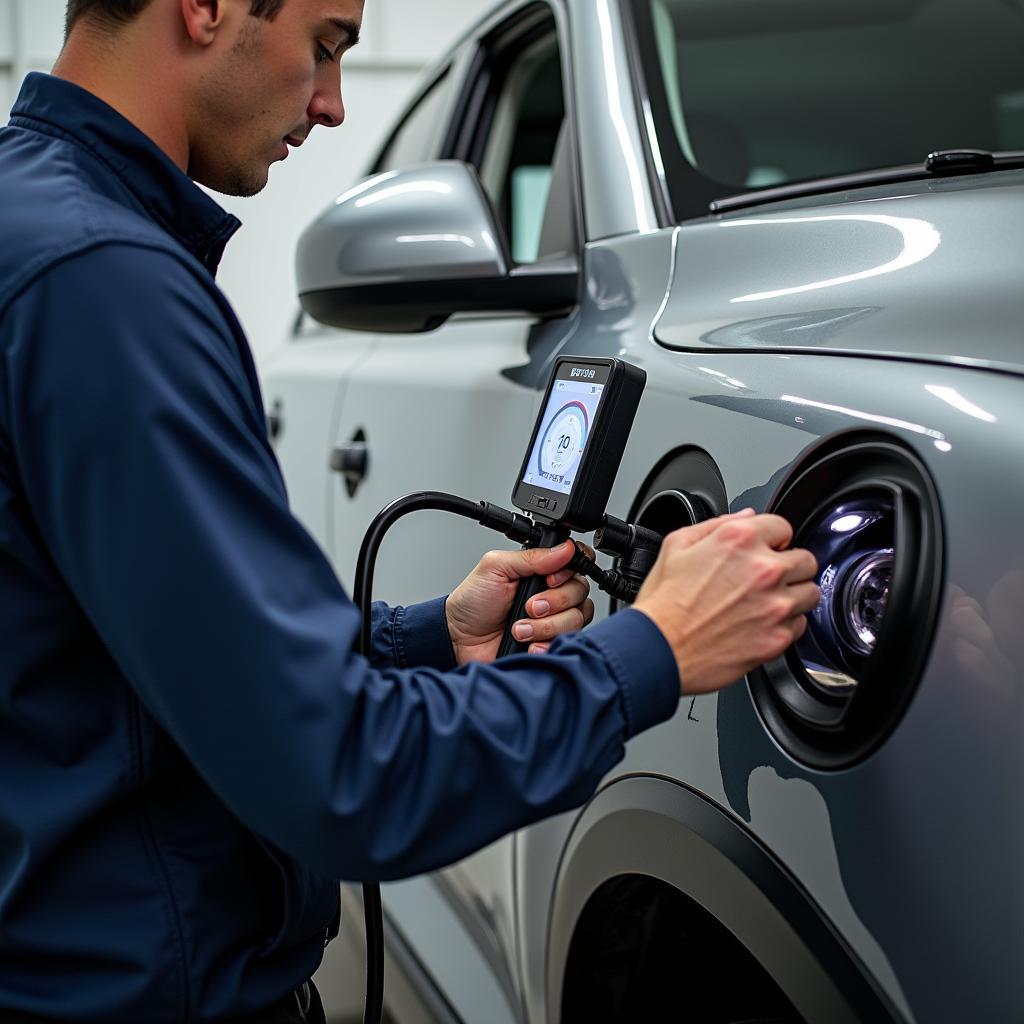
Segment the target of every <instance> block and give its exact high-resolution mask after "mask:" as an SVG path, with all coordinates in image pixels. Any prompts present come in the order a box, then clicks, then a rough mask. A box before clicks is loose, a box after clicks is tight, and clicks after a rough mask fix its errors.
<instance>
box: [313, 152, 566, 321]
mask: <svg viewBox="0 0 1024 1024" xmlns="http://www.w3.org/2000/svg"><path fill="white" fill-rule="evenodd" d="M295 262H296V268H295V269H296V278H297V282H298V291H299V300H300V302H301V303H302V308H303V309H304V310H305V311H306V312H307V313H308V314H309V315H310V316H312V317H314V318H315V319H316V320H319V321H320V322H321V323H324V324H327V325H329V326H331V327H343V328H347V329H348V330H356V331H379V332H394V333H414V332H422V331H432V330H434V329H435V328H437V327H440V326H441V324H443V323H444V322H445V321H446V320H447V319H448V318H449V317H451V316H452V315H453V314H455V313H484V312H488V313H497V312H509V313H524V314H528V315H536V316H542V317H543V316H554V315H557V314H561V313H566V312H568V311H569V310H571V309H572V308H573V307H574V306H575V305H576V303H577V296H578V290H579V266H578V263H577V261H576V259H575V258H560V259H556V260H544V261H542V262H539V263H534V264H526V265H522V266H514V265H513V264H512V261H511V259H510V257H509V254H508V251H507V247H506V245H505V242H504V238H503V235H502V232H501V231H500V229H499V228H498V226H497V224H496V222H495V218H494V213H493V211H492V209H491V204H490V202H489V201H488V199H487V197H486V195H485V194H484V191H483V188H482V186H481V185H480V181H479V179H478V178H477V174H476V171H475V170H474V169H473V168H472V167H470V166H469V165H468V164H464V163H460V162H458V161H454V160H446V161H441V162H438V163H432V164H423V165H421V166H418V167H413V168H409V169H407V170H400V171H390V172H388V173H386V174H380V175H377V176H376V177H373V178H370V179H368V180H367V181H364V182H363V183H362V184H360V185H357V186H356V187H355V188H353V189H350V190H349V191H348V192H346V193H345V194H344V195H342V196H340V197H339V198H338V199H337V200H336V201H335V202H334V203H333V204H332V205H331V206H330V207H329V208H328V209H327V210H326V211H325V212H324V213H323V214H321V215H320V217H318V218H317V220H316V221H314V222H313V223H312V224H311V225H310V226H309V227H308V228H307V229H306V231H305V232H304V233H303V235H302V237H301V238H300V239H299V245H298V251H297V253H296V261H295Z"/></svg>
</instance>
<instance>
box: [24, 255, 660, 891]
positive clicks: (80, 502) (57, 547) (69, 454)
mask: <svg viewBox="0 0 1024 1024" xmlns="http://www.w3.org/2000/svg"><path fill="white" fill-rule="evenodd" d="M7 319H8V324H7V325H6V326H8V327H10V328H11V330H12V332H13V336H14V337H15V338H16V339H17V340H16V341H15V343H14V344H13V346H12V347H10V348H9V349H8V351H7V353H6V359H7V363H8V366H7V371H8V375H7V380H8V386H9V389H10V393H9V396H8V399H9V402H10V408H11V409H12V437H13V443H14V449H15V457H16V460H17V462H18V465H19V468H20V471H21V473H22V476H23V482H24V486H25V491H26V495H27V500H28V502H29V505H30V507H31V510H32V512H33V514H34V517H35V519H36V521H37V523H38V526H39V530H40V533H41V535H42V537H43V538H44V540H45V543H46V545H47V547H48V549H49V551H50V552H51V555H52V557H53V559H54V561H55V563H56V565H57V567H58V568H59V571H60V572H61V574H62V575H63V577H64V579H65V580H66V583H67V585H68V587H69V588H70V590H71V592H72V593H73V594H74V596H75V598H76V600H77V602H78V603H79V605H80V606H81V608H82V610H83V612H84V614H85V615H86V616H87V618H88V619H89V621H90V622H91V624H92V626H93V628H94V629H95V630H96V632H97V633H98V635H99V636H100V638H101V639H102V641H103V643H104V644H105V646H106V647H107V649H108V650H109V652H110V653H111V656H112V657H113V658H114V660H115V661H116V662H117V664H118V666H119V667H120V670H121V671H122V673H123V674H124V676H125V678H126V679H127V680H128V682H129V684H130V685H131V686H132V688H133V689H134V690H135V692H136V694H137V695H138V697H139V698H140V699H141V701H142V702H143V703H144V705H145V706H146V708H147V709H148V710H149V712H150V713H151V714H152V715H153V716H154V717H155V718H156V719H157V720H158V721H159V722H160V723H161V725H162V726H163V728H164V729H165V730H166V731H167V732H168V733H169V734H170V736H171V737H172V738H173V739H174V741H175V742H176V743H177V744H178V745H179V746H180V747H181V749H182V750H183V751H184V753H185V755H186V756H187V757H188V758H189V759H190V760H191V762H192V763H193V764H194V765H195V766H196V768H197V770H198V771H199V772H200V773H201V775H202V776H203V777H204V779H205V780H206V782H207V784H208V785H209V786H210V787H211V789H212V790H213V791H214V792H215V793H216V794H217V795H218V796H219V798H220V799H221V800H222V801H223V802H224V803H225V804H226V805H227V806H228V807H229V808H230V809H231V810H232V812H233V813H234V814H235V815H237V817H238V818H239V819H240V820H241V821H243V822H244V823H245V824H246V825H247V826H248V827H249V828H251V829H252V830H253V831H255V832H256V833H258V834H260V835H261V836H263V837H264V838H266V839H268V840H270V841H271V842H273V843H274V844H276V845H277V846H279V847H281V848H282V849H284V850H286V851H287V852H289V853H290V854H292V855H293V856H294V857H295V858H296V859H298V860H299V861H301V862H303V863H304V864H305V865H306V866H307V867H309V868H311V869H312V870H315V871H318V872H320V873H322V874H326V875H331V876H333V877H337V878H343V879H351V880H370V879H377V880H387V879H392V878H398V877H405V876H410V875H414V874H419V873H421V872H425V871H429V870H432V869H434V868H437V867H439V866H442V865H444V864H447V863H450V862H452V861H455V860H457V859H459V858H461V857H463V856H465V855H466V854H468V853H470V852H472V851H473V850H475V849H478V848H479V847H482V846H484V845H486V844H487V843H489V842H491V841H493V840H494V839H496V838H497V837H499V836H500V835H502V834H504V833H506V832H508V831H510V830H513V829H516V828H519V827H521V826H524V825H527V824H529V823H531V822H533V821H536V820H539V819H540V818H543V817H545V816H547V815H550V814H553V813H556V812H560V811H564V810H567V809H569V808H572V807H574V806H578V805H579V804H581V803H582V802H583V801H585V800H586V799H587V798H588V797H589V796H590V794H591V793H592V792H593V790H594V789H595V787H596V786H597V784H598V782H599V781H600V779H601V778H602V776H603V775H604V774H606V773H607V772H608V770H609V769H610V768H611V767H612V766H613V765H614V764H615V763H616V762H617V761H618V760H619V759H620V758H621V757H622V755H623V746H624V742H625V740H626V739H627V738H628V737H629V736H631V735H632V734H634V733H637V732H639V731H640V730H642V729H645V728H647V727H649V726H651V725H653V724H656V723H657V722H660V721H662V720H664V719H666V718H668V717H669V716H670V715H671V714H672V713H673V711H674V710H675V708H676V706H677V703H678V697H679V687H678V676H677V674H676V667H675V661H674V659H673V656H672V653H671V651H670V649H669V647H668V645H667V643H666V642H665V640H664V638H663V637H662V635H661V633H660V632H659V631H658V630H657V628H656V627H655V626H654V625H653V623H651V622H650V620H649V619H647V618H646V617H645V616H643V615H642V614H640V613H638V612H635V611H631V610H630V611H626V612H623V613H620V614H619V615H616V616H614V617H613V618H611V619H609V620H608V621H606V622H603V623H601V624H599V625H598V626H596V627H593V628H592V629H590V630H588V631H587V632H586V633H585V634H577V635H574V636H570V637H568V638H565V639H562V640H560V641H559V642H558V643H556V644H555V645H554V646H553V648H552V653H551V655H550V656H547V657H544V658H537V657H530V656H518V657H515V656H514V657H510V658H507V659H504V660H502V661H501V662H499V663H496V664H491V665H470V666H466V667H463V668H461V669H458V670H452V671H447V672H445V671H441V670H439V669H438V668H436V667H431V666H430V665H429V664H421V665H419V666H417V667H412V665H413V663H414V661H415V660H418V655H415V656H414V657H413V658H410V657H409V656H408V653H409V652H406V656H405V657H404V658H402V657H399V658H398V659H396V664H395V665H394V666H391V667H386V668H385V667H381V668H376V667H374V666H373V665H372V664H371V663H370V662H368V661H367V660H365V659H363V658H362V657H360V656H358V655H357V654H355V653H354V648H355V645H356V642H357V637H358V630H359V621H360V619H359V613H358V611H357V609H356V608H355V606H354V605H353V604H352V602H351V601H350V600H349V599H348V598H347V597H346V595H345V593H344V592H343V590H342V588H341V586H340V584H339V583H338V580H337V578H336V576H335V575H334V573H333V571H332V569H331V567H330V565H329V564H328V562H327V561H326V559H325V558H324V557H323V555H322V553H321V552H320V550H319V548H318V547H317V546H316V544H315V542H314V541H313V540H312V539H311V538H310V537H309V535H308V534H307V533H306V532H305V530H304V529H303V528H302V526H301V525H300V524H299V523H298V521H297V520H296V519H295V518H294V517H293V516H292V515H291V513H290V511H289V509H288V505H287V500H286V497H285V490H284V486H283V482H282V480H281V477H280V473H279V470H278V467H277V463H276V460H275V458H274V455H273V452H272V450H271V449H270V447H269V443H268V441H267V439H266V432H265V429H264V426H263V421H262V409H260V408H259V407H258V403H256V402H255V401H254V398H253V393H252V388H251V387H250V385H249V383H248V380H247V378H246V376H245V374H244V372H243V369H242V363H241V361H240V359H239V353H238V349H237V343H236V341H235V339H234V337H233V336H232V333H231V330H230V327H229V325H228V321H227V319H226V317H225V315H224V313H223V312H222V311H221V309H220V308H219V306H218V303H217V300H216V299H215V298H214V296H213V295H211V294H210V293H209V292H208V291H207V289H206V287H205V286H204V285H203V284H201V283H200V281H199V280H198V277H197V276H194V272H193V271H192V270H191V269H189V268H188V267H187V266H186V264H185V263H184V261H179V260H178V259H177V258H175V257H174V256H172V255H171V254H169V253H163V252H159V251H155V250H148V249H144V248H141V247H129V246H118V245H108V246H105V247H102V248H98V249H95V250H93V251H91V252H89V253H87V254H84V255H80V256H78V257H76V258H74V259H71V260H69V261H67V262H65V263H63V264H61V265H59V266H58V267H56V268H53V269H51V270H50V271H48V272H47V274H46V275H45V277H44V278H42V279H41V280H39V281H38V282H37V283H36V284H35V285H34V286H33V287H32V288H31V290H30V291H29V292H27V293H26V294H24V295H23V296H22V297H21V298H20V299H19V300H18V301H17V303H16V304H15V305H14V306H13V307H11V309H9V311H8V314H7ZM351 543H358V538H351ZM436 613H437V609H436V607H435V610H434V614H435V616H436ZM406 614H408V613H406ZM414 614H415V615H418V614H420V613H414ZM442 614H443V612H442ZM391 626H392V629H394V628H395V626H396V619H395V618H392V620H391ZM398 626H399V627H401V623H398ZM399 632H400V634H401V636H403V637H404V636H405V634H406V631H405V630H403V629H400V630H399ZM426 660H427V661H429V659H426ZM403 661H404V662H405V663H406V664H407V665H409V666H410V667H400V666H401V665H402V663H403Z"/></svg>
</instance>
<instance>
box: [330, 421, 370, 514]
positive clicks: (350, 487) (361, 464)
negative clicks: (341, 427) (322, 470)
mask: <svg viewBox="0 0 1024 1024" xmlns="http://www.w3.org/2000/svg"><path fill="white" fill-rule="evenodd" d="M330 464H331V469H332V470H333V471H334V472H335V473H340V474H341V476H342V477H344V480H345V490H346V491H347V492H348V496H349V497H350V498H354V497H355V493H356V491H357V490H358V489H359V485H360V484H361V483H362V482H363V479H364V478H365V477H366V473H367V471H368V470H369V467H370V450H369V447H368V446H367V444H366V434H365V433H364V432H363V431H362V430H358V431H356V433H355V436H354V437H353V438H352V440H351V441H349V442H348V443H347V444H343V445H341V446H339V447H338V448H335V449H334V450H333V451H332V452H331V460H330Z"/></svg>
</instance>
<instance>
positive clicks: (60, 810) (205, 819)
mask: <svg viewBox="0 0 1024 1024" xmlns="http://www.w3.org/2000/svg"><path fill="white" fill-rule="evenodd" d="M361 19H362V0H72V2H71V3H70V4H69V8H68V29H69V34H68V39H67V44H66V47H65V49H64V52H63V53H62V55H61V58H60V60H59V61H58V63H57V65H56V67H55V69H54V74H53V76H45V75H34V76H31V77H30V78H29V79H28V81H27V82H26V84H25V86H24V88H23V90H22V94H21V96H20V98H19V100H18V102H17V104H16V106H15V108H14V111H13V115H12V120H11V124H10V126H9V127H8V128H6V129H3V130H2V131H0V197H2V200H0V202H2V205H0V237H2V238H3V239H4V246H3V249H2V250H0V356H2V358H0V635H2V636H3V647H2V652H0V1011H2V1012H0V1020H2V1021H4V1022H5V1024H6V1022H11V1021H19V1022H21V1021H36V1022H39V1021H58V1020H59V1021H103V1022H105V1024H115V1022H132V1024H139V1022H143V1021H144V1022H148V1024H159V1022H165V1021H166V1022H175V1024H183V1022H197V1021H202V1022H209V1021H221V1020H229V1019H230V1020H243V1021H248V1022H250V1024H253V1022H256V1021H259V1022H268V1024H269V1022H280V1021H286V1020H302V1019H306V1018H305V1017H303V1016H302V1014H301V1011H300V1010H299V1009H297V1008H296V1002H295V998H294V995H293V993H294V992H295V991H296V990H297V989H299V988H300V986H303V984H304V982H305V981H306V979H308V978H309V976H310V975H311V974H312V973H313V971H314V970H315V968H316V966H317V964H318V962H319V960H320V956H321V953H322V949H323V942H324V938H325V935H326V934H327V932H328V930H329V927H330V925H331V922H332V919H333V918H334V916H335V912H336V909H337V880H338V879H353V880H360V879H368V880H372V879H376V880H380V879H389V878H395V877H400V876H406V875H412V874H416V873H420V872H424V871H429V870H432V869H434V868H437V867H439V866H441V865H443V864H446V863H450V862H451V861H454V860H456V859H458V858H460V857H462V856H464V855H466V854H468V853H469V852H471V851H472V850H475V849H477V848H479V847H481V846H483V845H484V844H486V843H488V842H490V841H491V840H493V839H495V838H496V837H498V836H499V835H501V834H503V833H505V832H508V831H509V830H512V829H515V828H518V827H520V826H523V825H526V824H528V823H530V822H533V821H536V820H538V819H540V818H542V817H544V816H546V815H549V814H553V813H556V812H559V811H564V810H566V809H568V808H572V807H575V806H578V805H579V804H581V803H582V802H583V801H584V800H586V799H587V797H588V796H589V795H590V794H591V792H592V791H593V789H594V787H595V786H596V785H597V783H598V781H599V780H600V779H601V777H602V776H603V775H604V774H605V773H606V772H607V771H608V770H609V769H610V768H611V767H612V766H613V765H614V764H615V763H616V761H618V760H619V758H620V757H621V756H622V751H623V744H624V741H625V740H626V739H627V738H628V737H629V736H631V735H633V734H635V733H636V732H638V731H640V730H642V729H645V728H647V727H649V726H651V725H654V724H656V723H657V722H660V721H663V720H665V719H667V718H668V717H670V716H671V715H672V713H673V711H674V710H675V708H676V705H677V702H678V698H679V694H680V690H681V688H682V690H683V691H685V692H686V693H699V692H708V691H711V690H714V689H717V688H720V687H722V686H725V685H727V684H729V683H730V682H732V681H733V680H735V679H737V678H739V677H740V676H742V675H743V673H744V672H745V671H746V670H748V669H749V668H751V667H752V666H754V665H756V664H758V663H759V662H761V661H763V660H765V659H768V658H771V657H774V656H776V655H778V654H779V653H781V652H782V651H783V650H784V649H785V648H786V647H787V646H788V645H789V644H790V643H791V642H792V641H793V640H794V638H796V637H797V636H799V635H800V634H801V632H802V631H803V628H804V619H803V615H804V613H806V612H807V611H808V610H810V609H811V608H813V607H814V605H815V604H816V602H817V600H818V592H817V589H816V587H815V586H814V585H813V583H811V582H809V581H810V580H811V579H812V577H813V574H814V571H815V565H814V560H813V558H812V557H811V556H810V555H809V554H808V553H807V552H802V551H787V550H785V549H786V548H787V546H788V544H789V542H790V540H791V533H790V529H789V527H788V525H787V524H786V523H785V522H784V521H782V520H781V519H778V518H777V517H774V516H754V515H753V514H752V513H741V514H739V515H738V516H734V517H727V518H724V519H722V520H718V521H715V522H713V523H710V524H704V525H701V526H699V527H695V528H691V529H689V530H684V531H680V532H679V533H678V534H674V535H673V536H672V537H670V538H669V539H668V540H667V541H666V543H665V546H664V549H663V552H662V555H661V557H660V559H659V561H658V563H657V565H656V566H655V568H654V570H653V571H652V573H651V575H650V578H649V580H648V581H647V584H646V585H645V587H644V588H643V590H642V591H641V594H640V596H639V598H638V600H637V602H636V605H635V608H634V609H633V610H628V611H625V612H623V613H622V614H620V615H617V616H615V617H614V618H613V619H610V620H608V621H606V622H603V623H601V624H599V625H598V626H596V627H593V628H592V629H590V630H588V631H587V632H585V633H583V634H578V633H570V631H571V630H575V629H578V628H579V627H580V626H582V625H584V624H585V623H586V622H587V621H588V620H589V619H590V617H591V616H592V614H593V606H592V604H591V603H590V602H589V599H588V598H587V596H586V585H585V584H584V583H583V582H582V581H580V580H577V579H575V578H573V577H571V576H569V574H568V573H567V572H565V571H563V569H562V567H563V566H564V565H565V564H566V562H567V560H568V558H569V556H570V549H569V546H568V545H566V546H563V547H562V548H559V549H555V550H553V551H538V552H530V553H522V552H506V553H503V554H502V553H494V554H491V555H489V556H487V557H486V558H485V559H484V560H483V561H482V562H481V564H480V566H478V567H477V569H476V570H474V572H473V573H472V574H471V575H470V577H469V578H468V579H467V580H466V582H465V583H463V584H462V585H460V586H459V587H458V588H457V589H456V590H455V591H454V593H453V594H452V595H450V596H449V597H448V598H447V600H446V601H445V600H439V601H436V602H433V603H430V604H427V605H422V606H417V607H414V608H408V609H388V608H385V607H383V606H378V607H376V608H375V609H374V612H373V617H374V646H373V652H372V656H371V658H370V659H369V660H364V659H362V658H360V657H358V656H357V655H355V654H354V653H353V647H354V644H355V641H356V636H357V633H358V627H359V621H358V619H359V617H358V613H357V612H356V610H355V608H354V607H353V605H352V604H351V603H350V602H349V600H348V598H347V597H346V596H345V594H344V593H343V592H342V590H341V588H340V586H339V584H338V582H337V580H336V578H335V577H334V575H333V573H332V571H331V570H330V568H329V566H328V564H327V562H326V561H325V559H324V558H323V556H322V555H321V553H320V552H319V551H318V549H317V548H316V546H315V544H314V543H313V542H312V540H311V539H310V538H309V537H308V535H307V534H306V533H305V532H304V531H303V529H302V528H301V527H300V526H299V524H298V523H297V522H296V521H295V520H294V518H292V516H291V515H290V513H289V511H288V507H287V500H286V496H285V492H284V486H283V483H282V481H281V478H280V474H279V471H278V467H277V464H276V462H275V460H274V457H273V453H272V450H271V448H270V446H269V444H268V442H267V438H266V434H265V428H264V423H263V407H262V400H261V397H260V393H259V387H258V384H257V381H256V376H255V372H254V369H253V364H252V361H251V357H250V354H249V351H248V347H247V345H246V342H245V339H244V337H243V335H242V331H241V328H240V327H239V325H238V323H237V321H236V319H235V317H234V315H233V313H232V311H231V309H230V307H229V305H228V303H227V301H226V300H225V298H224V297H223V295H222V294H221V293H220V292H219V291H218V289H217V288H216V285H215V284H214V280H213V275H214V272H215V270H216V265H217V262H218V259H219V256H220V254H221V252H222V250H223V247H224V245H225V243H226V241H227V239H228V237H229V235H230V234H231V233H232V232H233V230H234V229H235V227H236V226H237V222H236V221H234V219H233V218H231V217H228V216H227V215H225V214H224V213H223V212H222V211H221V210H220V209H219V208H218V207H217V206H216V204H215V203H213V202H212V200H210V199H209V198H208V197H207V196H206V195H205V194H204V193H203V192H202V191H201V190H200V189H198V188H197V187H196V185H195V184H193V181H191V180H190V178H191V179H194V180H195V181H197V182H201V183H202V184H205V185H207V186H209V187H211V188H213V189H216V190H218V191H221V192H226V193H234V194H240V195H241V194H244V195H248V194H252V193H255V192H257V191H259V190H260V189H261V188H262V187H263V185H264V184H265V183H266V180H267V175H268V169H269V167H270V165H271V164H272V163H273V162H274V161H275V160H278V159H281V158H283V157H284V156H285V155H286V153H287V148H288V146H289V145H295V146H297V145H299V144H301V142H302V141H303V140H304V139H305V138H306V136H307V135H308V134H309V132H310V131H311V130H312V128H313V127H314V126H316V125H324V126H327V127H333V126H336V125H339V124H340V123H341V122H342V120H343V117H344V111H343V107H342V100H341V90H340V71H339V62H340V60H341V57H342V54H343V53H344V52H345V51H346V49H347V48H348V47H350V46H352V45H353V44H354V43H355V41H356V38H357V36H358V32H359V26H360V23H361ZM349 542H350V543H353V544H355V543H357V542H358V538H355V537H353V538H349ZM533 573H537V574H550V575H549V580H548V582H549V586H550V589H549V590H548V591H547V592H546V593H545V594H543V595H540V597H539V598H537V599H535V600H534V602H533V603H532V605H531V608H530V615H531V622H530V625H531V626H532V628H533V630H534V640H535V644H536V646H535V650H538V651H544V650H545V649H546V647H547V645H548V643H549V642H550V641H551V640H552V639H554V638H555V637H558V639H557V641H556V642H555V643H553V644H552V645H551V650H550V653H548V654H546V655H545V656H544V657H534V656H530V655H523V656H518V657H512V658H508V659H504V660H503V661H502V662H500V663H498V664H492V662H493V660H494V657H495V654H496V650H497V645H498V641H499V638H500V635H501V631H502V625H503V622H504V620H505V618H506V616H507V615H508V614H509V611H510V607H511V601H512V597H513V594H514V591H515V585H516V581H517V579H519V578H520V577H522V576H524V575H529V574H533ZM545 605H546V607H545ZM561 634H569V635H565V636H561ZM309 1019H313V1018H309Z"/></svg>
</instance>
